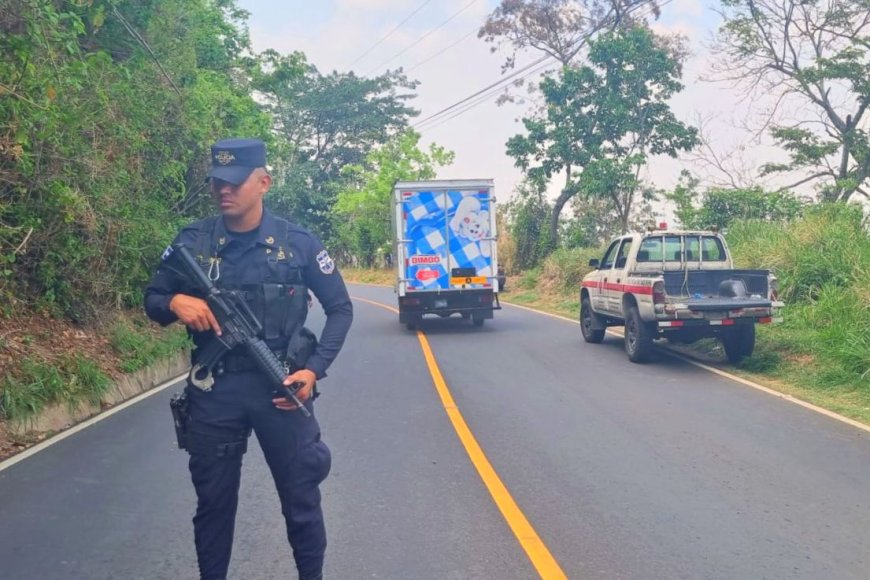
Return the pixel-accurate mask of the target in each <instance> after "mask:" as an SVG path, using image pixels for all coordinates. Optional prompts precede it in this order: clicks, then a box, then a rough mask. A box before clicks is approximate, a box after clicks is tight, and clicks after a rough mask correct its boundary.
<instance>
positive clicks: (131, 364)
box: [109, 318, 190, 373]
mask: <svg viewBox="0 0 870 580" xmlns="http://www.w3.org/2000/svg"><path fill="white" fill-rule="evenodd" d="M109 344H111V345H112V349H113V350H114V351H115V353H116V354H117V355H118V359H119V364H118V366H119V368H120V369H121V371H123V372H125V373H132V372H135V371H138V370H140V369H143V368H145V367H147V366H149V365H151V364H153V363H155V362H157V361H159V360H161V359H164V358H168V357H169V356H171V355H173V354H175V353H177V352H178V351H180V350H182V349H184V348H186V347H189V346H190V340H189V339H188V338H187V334H186V333H185V332H184V329H183V328H181V327H180V326H178V327H175V328H171V329H167V330H165V331H163V332H157V331H155V329H154V328H153V326H151V325H149V323H148V322H147V321H146V320H144V319H143V318H132V319H128V320H120V321H119V322H118V323H117V324H115V326H114V327H113V328H112V331H111V334H110V336H109Z"/></svg>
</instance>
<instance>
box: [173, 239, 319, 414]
mask: <svg viewBox="0 0 870 580" xmlns="http://www.w3.org/2000/svg"><path fill="white" fill-rule="evenodd" d="M165 264H166V265H167V266H168V267H169V268H171V269H172V270H173V271H174V272H176V273H178V274H179V275H181V276H182V277H184V278H185V279H186V280H187V281H188V282H189V283H191V284H192V285H193V286H194V287H195V288H196V289H197V290H198V291H199V292H201V293H202V295H203V296H204V297H205V301H206V303H208V307H209V308H210V309H211V311H212V313H213V314H214V317H215V318H216V319H217V321H218V324H219V325H220V327H221V335H220V336H218V335H217V334H214V336H213V337H212V340H210V341H209V343H208V344H207V345H206V346H205V347H204V348H203V349H202V352H198V353H197V357H196V364H194V365H193V367H192V368H191V369H190V382H191V383H192V384H193V385H194V386H196V387H198V388H200V389H202V390H203V391H210V390H211V388H212V385H214V377H213V376H212V373H213V371H214V370H215V366H216V365H217V363H218V362H219V361H220V360H221V358H223V356H224V355H225V354H227V353H228V352H230V351H231V350H233V349H235V348H240V349H242V350H244V351H246V352H247V355H248V356H249V357H251V359H252V360H253V362H254V364H255V365H256V367H257V368H258V369H259V370H260V371H262V372H263V374H265V375H266V376H267V377H268V378H269V380H270V381H271V382H272V384H273V386H274V387H275V389H276V390H277V391H278V392H279V393H280V394H282V395H284V397H285V398H286V399H287V400H289V401H291V402H292V403H294V404H295V405H296V406H297V408H298V409H299V411H300V412H301V413H302V414H303V415H305V416H306V417H310V416H311V413H310V412H309V411H308V409H306V408H305V406H304V405H303V404H302V401H300V400H299V398H298V397H297V396H296V393H297V392H298V391H299V389H300V388H301V387H303V386H304V383H303V382H302V381H297V382H295V383H293V384H292V385H290V386H289V387H288V386H287V385H285V384H284V379H286V378H287V375H289V374H290V372H291V369H292V371H294V372H295V371H296V370H298V369H299V368H302V365H304V364H305V359H307V358H308V355H309V354H310V353H311V350H313V342H312V341H311V340H309V339H314V341H316V338H314V335H313V334H312V333H311V332H310V331H308V330H307V329H304V328H302V329H300V330H301V331H303V332H297V333H296V335H295V336H294V337H293V338H292V339H291V344H290V347H289V348H288V354H289V355H290V359H288V361H287V364H286V366H285V364H282V363H281V361H280V360H278V357H277V356H275V353H273V352H272V350H271V349H270V348H269V347H268V345H266V343H265V342H264V341H263V340H262V339H261V338H258V335H259V333H260V332H261V331H262V328H263V327H262V325H261V324H260V321H259V320H257V317H256V316H255V315H254V313H253V312H252V311H251V309H250V307H248V304H247V302H245V299H244V296H243V295H242V294H241V293H240V292H239V291H238V290H221V289H220V288H218V287H217V286H215V285H214V283H213V282H212V281H211V280H210V279H209V277H208V276H206V274H205V272H203V271H202V268H200V267H199V264H197V262H196V260H195V259H194V257H193V255H192V254H191V253H190V250H189V249H188V248H187V246H185V245H184V244H175V245H173V246H171V248H170V253H169V256H168V257H167V258H166V260H165ZM305 333H307V334H305ZM294 343H295V344H294ZM299 343H302V344H301V345H300V344H299Z"/></svg>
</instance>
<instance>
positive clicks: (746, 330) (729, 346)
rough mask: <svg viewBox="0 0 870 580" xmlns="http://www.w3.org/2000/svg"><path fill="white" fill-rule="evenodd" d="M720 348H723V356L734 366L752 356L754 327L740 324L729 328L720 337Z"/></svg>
mask: <svg viewBox="0 0 870 580" xmlns="http://www.w3.org/2000/svg"><path fill="white" fill-rule="evenodd" d="M722 346H724V347H725V356H727V357H728V362H730V363H731V364H735V365H736V364H738V363H739V362H740V361H742V360H743V359H744V358H746V357H748V356H752V352H753V351H754V350H755V325H754V324H741V325H738V326H735V327H733V328H730V329H729V331H728V333H727V334H725V336H723V337H722Z"/></svg>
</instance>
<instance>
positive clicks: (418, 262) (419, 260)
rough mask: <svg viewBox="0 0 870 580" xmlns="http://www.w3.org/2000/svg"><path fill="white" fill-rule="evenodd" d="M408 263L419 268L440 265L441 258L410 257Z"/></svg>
mask: <svg viewBox="0 0 870 580" xmlns="http://www.w3.org/2000/svg"><path fill="white" fill-rule="evenodd" d="M409 261H410V263H411V265H412V266H419V265H421V264H440V263H441V256H411V257H410V258H409Z"/></svg>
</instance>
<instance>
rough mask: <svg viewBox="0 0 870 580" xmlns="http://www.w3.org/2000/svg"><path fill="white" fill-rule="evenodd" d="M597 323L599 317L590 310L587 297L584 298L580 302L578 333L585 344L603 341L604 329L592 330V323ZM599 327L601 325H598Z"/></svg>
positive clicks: (590, 306)
mask: <svg viewBox="0 0 870 580" xmlns="http://www.w3.org/2000/svg"><path fill="white" fill-rule="evenodd" d="M597 322H599V316H598V315H597V314H595V312H594V311H593V310H592V305H591V304H590V303H589V297H588V296H587V297H584V298H583V300H581V301H580V333H581V334H582V335H583V340H585V341H586V342H591V343H594V344H598V343H600V342H601V341H602V340H604V332H605V329H603V328H592V325H593V323H597ZM599 326H603V325H601V324H599Z"/></svg>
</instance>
